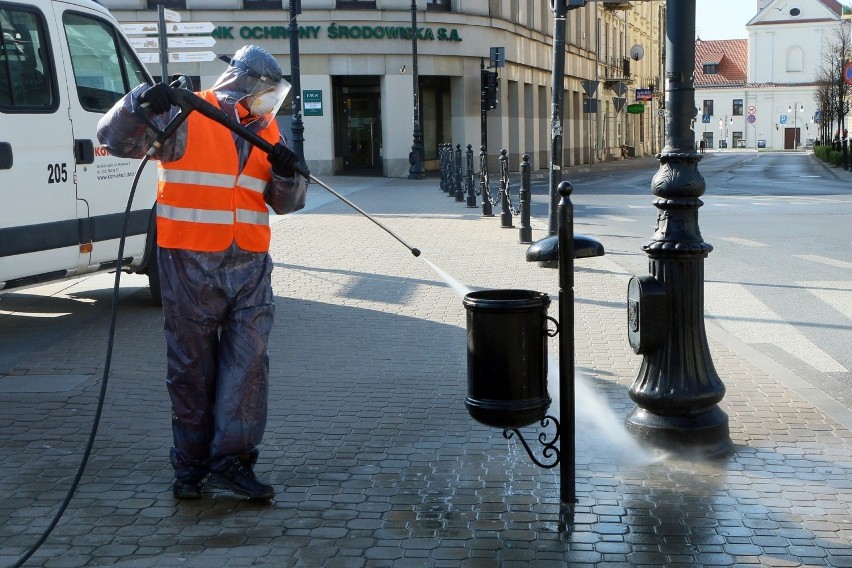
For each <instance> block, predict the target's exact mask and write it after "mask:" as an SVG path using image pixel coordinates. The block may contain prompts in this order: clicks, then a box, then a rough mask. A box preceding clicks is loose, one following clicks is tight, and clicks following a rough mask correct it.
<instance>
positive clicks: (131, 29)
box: [121, 22, 216, 35]
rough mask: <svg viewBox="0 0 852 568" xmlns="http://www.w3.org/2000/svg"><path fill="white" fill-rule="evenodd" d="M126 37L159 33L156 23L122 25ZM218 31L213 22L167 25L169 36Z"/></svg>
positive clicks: (173, 23)
mask: <svg viewBox="0 0 852 568" xmlns="http://www.w3.org/2000/svg"><path fill="white" fill-rule="evenodd" d="M121 29H122V31H124V34H125V35H148V34H155V33H157V32H158V31H159V29H160V28H159V26H158V25H157V23H156V22H145V23H138V24H121ZM215 29H216V26H214V25H213V23H212V22H172V23H168V24H166V33H167V34H209V33H211V32H212V31H213V30H215Z"/></svg>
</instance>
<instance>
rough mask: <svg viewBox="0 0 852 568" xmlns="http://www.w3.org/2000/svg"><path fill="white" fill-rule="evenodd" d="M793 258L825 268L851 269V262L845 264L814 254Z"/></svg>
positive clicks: (797, 255)
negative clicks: (808, 261)
mask: <svg viewBox="0 0 852 568" xmlns="http://www.w3.org/2000/svg"><path fill="white" fill-rule="evenodd" d="M793 256H795V257H796V258H801V259H802V260H810V261H811V262H818V263H820V264H825V265H827V266H836V267H837V268H846V269H852V262H846V261H845V260H835V259H833V258H828V257H825V256H817V255H815V254H794V255H793Z"/></svg>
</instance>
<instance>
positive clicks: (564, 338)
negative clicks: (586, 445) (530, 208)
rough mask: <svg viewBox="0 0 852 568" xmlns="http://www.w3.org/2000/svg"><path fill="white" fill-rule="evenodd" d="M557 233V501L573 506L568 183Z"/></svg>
mask: <svg viewBox="0 0 852 568" xmlns="http://www.w3.org/2000/svg"><path fill="white" fill-rule="evenodd" d="M556 190H557V192H558V193H559V196H560V200H559V205H558V206H557V219H558V221H559V229H558V232H557V235H558V239H559V252H558V254H559V330H560V332H559V437H560V438H561V439H562V442H561V447H560V462H559V500H560V501H561V502H562V504H563V505H573V504H574V503H576V502H577V496H576V495H577V494H576V488H575V479H574V473H575V471H576V456H575V447H574V443H575V440H574V438H575V428H576V424H575V423H576V418H575V407H574V367H575V362H574V206H573V205H572V203H571V192H572V191H573V190H574V187H573V186H572V185H571V183H570V182H567V181H563V182H560V183H559V185H558V186H557V187H556Z"/></svg>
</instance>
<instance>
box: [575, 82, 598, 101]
mask: <svg viewBox="0 0 852 568" xmlns="http://www.w3.org/2000/svg"><path fill="white" fill-rule="evenodd" d="M599 84H600V81H592V80H591V79H583V80H582V81H580V85H582V86H583V91H584V92H585V93H586V96H588V97H593V96H595V92H596V91H597V90H598V85H599Z"/></svg>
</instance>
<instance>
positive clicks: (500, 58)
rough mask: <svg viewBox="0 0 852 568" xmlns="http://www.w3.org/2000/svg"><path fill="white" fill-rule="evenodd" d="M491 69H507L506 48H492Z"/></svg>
mask: <svg viewBox="0 0 852 568" xmlns="http://www.w3.org/2000/svg"><path fill="white" fill-rule="evenodd" d="M490 55H491V57H490V60H491V67H505V66H506V48H505V47H492V48H491V53H490Z"/></svg>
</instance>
